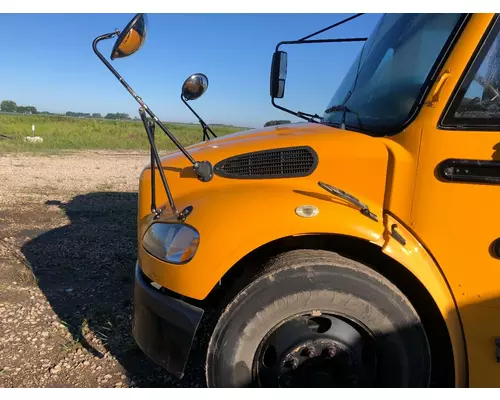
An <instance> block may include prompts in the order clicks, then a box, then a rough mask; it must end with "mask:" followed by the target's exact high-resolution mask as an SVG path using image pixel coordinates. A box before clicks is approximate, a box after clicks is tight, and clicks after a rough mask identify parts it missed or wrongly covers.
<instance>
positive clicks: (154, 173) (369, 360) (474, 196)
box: [94, 13, 500, 387]
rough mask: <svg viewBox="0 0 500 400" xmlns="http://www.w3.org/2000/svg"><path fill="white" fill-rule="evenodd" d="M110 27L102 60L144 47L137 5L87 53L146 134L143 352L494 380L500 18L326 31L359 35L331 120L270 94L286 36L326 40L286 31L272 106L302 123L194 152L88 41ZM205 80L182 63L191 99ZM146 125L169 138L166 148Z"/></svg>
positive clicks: (229, 372)
mask: <svg viewBox="0 0 500 400" xmlns="http://www.w3.org/2000/svg"><path fill="white" fill-rule="evenodd" d="M356 17H361V16H359V15H357V16H356ZM343 22H345V21H343ZM334 25H335V26H337V25H338V24H334ZM329 28H331V27H329ZM329 28H328V29H329ZM323 31H324V30H322V31H321V32H323ZM116 36H117V37H118V38H117V40H116V43H115V46H114V48H113V52H112V56H111V58H112V59H117V58H121V57H125V56H128V55H131V54H133V53H135V52H136V51H137V50H138V48H139V47H141V45H142V43H143V42H144V39H145V37H146V17H145V16H144V15H143V14H137V15H136V16H135V17H134V19H133V20H132V21H131V22H130V23H129V25H127V27H126V28H125V29H124V30H123V31H122V32H112V33H110V34H107V35H103V36H100V37H99V38H97V39H96V41H95V42H94V50H95V51H96V54H98V56H99V57H100V58H101V60H102V61H103V62H104V63H105V64H106V66H107V67H108V68H109V69H110V70H111V71H112V72H113V74H115V76H117V77H118V78H119V80H120V82H121V83H122V84H123V85H124V86H125V87H126V88H127V90H128V91H129V92H130V93H131V94H132V96H133V97H134V98H135V99H136V100H137V101H138V102H139V104H140V109H139V113H140V115H141V118H142V120H143V122H144V126H145V130H146V133H147V136H148V139H149V141H150V144H151V164H150V165H148V166H146V167H145V168H144V170H143V172H142V173H141V176H140V181H139V194H138V196H139V205H138V218H137V222H138V232H137V238H138V259H137V264H136V274H135V288H134V315H133V319H134V324H133V334H134V337H135V340H136V341H137V343H138V345H139V347H140V348H141V349H142V350H143V351H144V352H145V353H146V354H147V355H148V356H149V357H150V358H151V359H152V360H154V361H155V362H156V363H158V364H159V365H161V366H162V367H163V368H165V369H166V370H168V371H170V372H171V373H173V374H175V375H176V376H178V377H182V376H183V374H185V371H186V368H190V367H191V363H193V362H194V361H192V359H193V353H194V352H199V351H201V352H202V355H203V360H204V361H203V362H204V363H205V364H204V368H205V371H206V383H207V385H208V386H209V387H429V386H437V387H467V386H470V387H495V386H500V230H499V226H500V214H499V213H497V212H496V210H495V207H496V205H498V204H500V187H499V184H500V132H499V127H500V69H499V66H500V53H499V49H500V46H499V45H500V20H499V18H498V15H496V14H451V13H450V14H387V15H384V16H382V17H381V19H380V21H379V22H378V24H377V25H376V27H375V29H374V30H373V32H372V33H371V35H370V36H369V37H368V38H338V39H332V40H330V41H332V42H334V41H364V44H363V47H362V50H361V51H360V53H359V55H358V57H357V58H356V59H355V61H354V62H353V64H352V67H351V68H350V69H349V71H348V72H347V74H346V75H345V77H344V78H343V80H342V83H341V84H340V86H339V87H338V89H337V90H336V91H335V93H332V99H331V101H330V103H329V104H327V105H325V111H324V113H323V115H322V116H319V115H316V114H306V113H301V112H296V111H293V110H288V109H286V108H285V107H283V106H280V105H279V104H278V103H277V102H276V99H280V98H282V97H283V96H284V89H285V82H286V62H287V57H286V55H287V53H286V52H285V51H283V50H281V46H286V45H287V44H305V43H309V42H316V43H317V42H320V40H316V39H311V37H313V35H309V36H308V37H306V38H302V39H300V40H297V41H289V42H282V43H280V45H278V46H277V48H276V52H275V53H274V55H273V62H272V67H271V79H270V95H271V99H272V104H273V105H275V106H276V107H278V108H281V109H282V110H283V111H284V112H289V113H292V114H294V115H295V116H297V117H300V118H301V119H303V120H304V121H303V122H300V123H291V124H287V125H278V126H272V127H266V128H263V129H253V130H249V131H244V132H239V133H236V134H231V135H228V136H224V137H212V138H210V137H209V135H207V137H205V136H204V139H205V140H203V142H201V143H197V144H195V145H192V146H189V147H183V146H182V145H181V144H180V143H179V142H178V141H177V139H176V137H175V136H174V135H173V133H172V132H170V131H169V130H168V128H167V127H165V126H164V125H163V123H162V122H161V121H160V120H159V118H157V117H156V115H155V114H154V113H153V112H152V111H151V109H150V108H149V107H148V106H147V105H146V104H145V103H144V101H143V100H142V99H141V98H140V97H139V96H138V95H137V94H136V93H135V92H134V91H133V90H132V89H131V88H130V86H128V84H127V83H126V82H125V81H124V80H123V78H122V77H121V76H120V75H119V74H118V72H117V71H116V70H115V69H114V67H113V66H111V64H110V63H109V62H108V61H107V60H106V59H105V58H104V57H103V56H102V55H101V53H99V52H98V50H97V47H96V46H97V44H98V42H99V41H101V40H104V39H110V38H112V37H116ZM318 79H324V78H322V77H318ZM325 79H326V78H325ZM207 86H208V79H207V77H206V76H205V75H203V74H193V75H192V76H190V78H188V80H187V81H186V83H185V85H184V87H183V95H182V99H183V101H185V102H187V101H188V100H194V99H196V98H198V97H199V96H200V95H201V94H203V92H204V91H205V90H206V88H207ZM235 101H237V99H236V100H235ZM186 104H187V103H186ZM200 122H202V120H201V118H200ZM202 126H204V130H206V127H207V126H206V124H205V125H204V122H202ZM155 127H159V128H160V129H161V130H163V131H164V133H165V134H167V135H168V136H169V137H170V138H171V139H172V140H173V141H174V143H175V144H176V146H177V147H178V151H175V152H172V153H170V154H168V155H166V156H164V157H159V156H158V151H157V149H156V145H155V141H154V138H155V129H154V128H155ZM214 136H215V135H214ZM206 336H208V340H204V339H206ZM194 342H195V343H196V350H193V349H192V344H193V343H194ZM205 342H206V344H205V345H203V343H205ZM200 349H201V350H200ZM197 362H200V361H199V360H198V361H197Z"/></svg>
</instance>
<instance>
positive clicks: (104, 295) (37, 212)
mask: <svg viewBox="0 0 500 400" xmlns="http://www.w3.org/2000/svg"><path fill="white" fill-rule="evenodd" d="M148 161H149V156H148V154H146V153H124V152H121V153H110V152H98V151H94V152H89V151H86V152H76V153H68V154H59V155H19V154H17V155H15V154H10V155H2V156H0V171H1V172H0V178H1V184H2V190H1V191H0V386H1V387H186V386H187V387H199V386H204V380H203V371H202V368H201V366H200V365H201V362H199V364H200V365H192V366H190V368H189V370H188V375H187V376H185V377H184V378H183V379H182V380H177V379H175V378H174V377H173V376H171V375H170V374H168V373H166V372H165V371H163V370H161V369H160V368H158V367H157V366H156V365H155V364H154V363H152V362H151V361H149V360H148V359H147V358H146V357H145V356H144V354H143V353H142V352H141V351H140V350H139V349H138V347H137V345H136V344H135V342H134V340H133V338H132V337H131V334H130V328H131V316H130V313H131V294H132V283H133V280H132V278H133V272H134V265H135V259H136V231H135V229H136V207H137V193H136V190H137V186H138V176H139V173H140V171H141V170H142V168H143V166H144V165H145V164H147V163H148ZM197 347H199V345H198V344H197V343H195V349H196V348H197ZM189 371H191V372H189Z"/></svg>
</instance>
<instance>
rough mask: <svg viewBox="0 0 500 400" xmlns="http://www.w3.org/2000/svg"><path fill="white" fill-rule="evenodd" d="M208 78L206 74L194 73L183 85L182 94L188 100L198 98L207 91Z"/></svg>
mask: <svg viewBox="0 0 500 400" xmlns="http://www.w3.org/2000/svg"><path fill="white" fill-rule="evenodd" d="M207 88H208V78H207V76H206V75H205V74H193V75H191V76H190V77H189V78H187V79H186V80H185V81H184V84H183V85H182V96H183V97H184V98H185V99H186V100H196V99H198V98H200V97H201V96H202V95H203V93H205V92H206V91H207Z"/></svg>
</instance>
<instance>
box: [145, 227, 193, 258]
mask: <svg viewBox="0 0 500 400" xmlns="http://www.w3.org/2000/svg"><path fill="white" fill-rule="evenodd" d="M142 243H143V246H144V248H145V249H146V250H147V251H148V252H149V253H150V254H151V255H153V256H155V257H157V258H159V259H161V260H164V261H167V262H170V263H174V264H183V263H185V262H187V261H189V260H191V259H192V258H193V257H194V255H195V253H196V250H198V244H199V243H200V234H199V233H198V231H197V230H196V229H194V228H193V227H191V226H189V225H184V224H167V223H161V222H157V223H155V224H153V225H151V226H150V227H149V229H148V230H147V231H146V234H145V235H144V238H143V239H142Z"/></svg>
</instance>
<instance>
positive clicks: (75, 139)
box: [0, 115, 247, 152]
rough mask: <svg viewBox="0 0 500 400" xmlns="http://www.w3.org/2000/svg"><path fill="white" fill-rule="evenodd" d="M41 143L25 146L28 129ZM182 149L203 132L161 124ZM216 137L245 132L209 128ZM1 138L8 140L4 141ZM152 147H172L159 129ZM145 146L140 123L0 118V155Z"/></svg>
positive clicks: (190, 126) (197, 127) (194, 126)
mask: <svg viewBox="0 0 500 400" xmlns="http://www.w3.org/2000/svg"><path fill="white" fill-rule="evenodd" d="M33 124H34V125H35V135H36V136H41V137H42V138H43V143H29V142H25V141H24V137H25V136H31V126H32V125H33ZM165 125H166V126H167V128H168V129H169V130H170V131H171V132H172V133H173V134H174V135H175V136H176V138H177V139H178V140H179V141H180V142H181V143H182V144H183V145H186V146H187V145H191V144H194V143H198V142H200V141H201V139H202V137H203V132H202V129H201V126H200V125H198V124H178V123H165ZM211 128H212V130H213V131H214V132H215V134H216V135H217V136H224V135H227V134H229V133H234V132H239V131H242V130H246V129H247V128H238V127H229V126H218V125H215V126H211ZM5 136H8V137H10V139H9V138H5ZM155 136H156V143H157V146H158V149H159V150H160V151H166V150H174V149H175V145H174V144H173V143H172V142H171V141H170V139H169V138H168V137H167V136H166V135H165V134H164V133H163V131H161V130H160V129H159V128H157V129H156V135H155ZM148 148H149V142H148V139H147V136H146V131H145V130H144V126H143V124H142V121H138V122H135V121H110V120H103V119H77V118H69V117H64V116H42V115H0V152H6V151H9V152H40V151H41V152H57V151H60V150H83V149H93V150H98V149H99V150H101V149H102V150H147V149H148Z"/></svg>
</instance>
